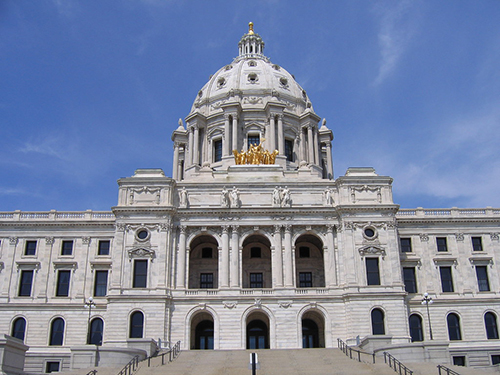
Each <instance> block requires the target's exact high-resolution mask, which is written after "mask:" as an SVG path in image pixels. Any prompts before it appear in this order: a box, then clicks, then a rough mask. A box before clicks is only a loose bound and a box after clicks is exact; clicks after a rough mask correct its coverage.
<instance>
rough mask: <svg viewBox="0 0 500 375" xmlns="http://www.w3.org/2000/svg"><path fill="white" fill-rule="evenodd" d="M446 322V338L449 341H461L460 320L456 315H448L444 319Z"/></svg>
mask: <svg viewBox="0 0 500 375" xmlns="http://www.w3.org/2000/svg"><path fill="white" fill-rule="evenodd" d="M446 322H447V323H448V337H449V339H450V340H453V341H455V340H462V334H461V333H460V318H459V317H458V315H457V314H453V313H451V314H448V316H447V317H446Z"/></svg>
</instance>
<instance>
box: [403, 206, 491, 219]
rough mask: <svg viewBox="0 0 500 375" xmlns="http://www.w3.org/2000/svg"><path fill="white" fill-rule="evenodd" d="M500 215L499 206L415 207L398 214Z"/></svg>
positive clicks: (411, 215) (418, 215)
mask: <svg viewBox="0 0 500 375" xmlns="http://www.w3.org/2000/svg"><path fill="white" fill-rule="evenodd" d="M496 215H500V209H498V208H491V207H487V208H456V207H453V208H444V209H443V208H433V209H426V208H422V207H419V208H415V209H405V208H403V209H400V210H399V211H398V213H397V214H396V217H399V218H408V217H411V218H417V217H422V218H423V217H453V218H457V217H485V218H486V217H493V216H496Z"/></svg>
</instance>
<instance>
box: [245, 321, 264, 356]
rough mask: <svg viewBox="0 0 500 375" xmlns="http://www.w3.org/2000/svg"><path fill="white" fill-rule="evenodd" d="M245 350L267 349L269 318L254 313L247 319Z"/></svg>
mask: <svg viewBox="0 0 500 375" xmlns="http://www.w3.org/2000/svg"><path fill="white" fill-rule="evenodd" d="M246 335H247V349H269V318H268V317H267V315H265V314H264V313H254V314H251V315H250V316H249V317H248V318H247V329H246Z"/></svg>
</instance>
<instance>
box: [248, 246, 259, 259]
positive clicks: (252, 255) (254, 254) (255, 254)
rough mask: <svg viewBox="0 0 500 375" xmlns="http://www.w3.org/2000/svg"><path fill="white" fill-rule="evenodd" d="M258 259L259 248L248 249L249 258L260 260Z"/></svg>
mask: <svg viewBox="0 0 500 375" xmlns="http://www.w3.org/2000/svg"><path fill="white" fill-rule="evenodd" d="M260 257H261V252H260V247H252V248H250V258H260Z"/></svg>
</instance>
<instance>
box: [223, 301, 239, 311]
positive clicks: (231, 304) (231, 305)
mask: <svg viewBox="0 0 500 375" xmlns="http://www.w3.org/2000/svg"><path fill="white" fill-rule="evenodd" d="M222 304H223V305H224V308H225V309H230V310H232V309H234V308H235V307H236V306H238V301H222Z"/></svg>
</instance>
